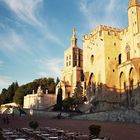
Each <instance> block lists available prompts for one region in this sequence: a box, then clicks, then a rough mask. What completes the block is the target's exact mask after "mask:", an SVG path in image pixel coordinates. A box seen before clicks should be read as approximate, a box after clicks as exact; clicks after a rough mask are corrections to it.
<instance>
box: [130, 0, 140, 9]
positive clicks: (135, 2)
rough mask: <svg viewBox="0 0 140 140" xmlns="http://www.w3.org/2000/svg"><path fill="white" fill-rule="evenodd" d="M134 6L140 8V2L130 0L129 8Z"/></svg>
mask: <svg viewBox="0 0 140 140" xmlns="http://www.w3.org/2000/svg"><path fill="white" fill-rule="evenodd" d="M133 6H140V3H139V1H138V0H130V1H129V6H128V8H130V7H133Z"/></svg>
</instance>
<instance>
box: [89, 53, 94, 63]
mask: <svg viewBox="0 0 140 140" xmlns="http://www.w3.org/2000/svg"><path fill="white" fill-rule="evenodd" d="M90 62H91V64H93V62H94V55H91V57H90Z"/></svg>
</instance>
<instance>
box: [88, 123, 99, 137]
mask: <svg viewBox="0 0 140 140" xmlns="http://www.w3.org/2000/svg"><path fill="white" fill-rule="evenodd" d="M88 129H89V132H90V134H91V135H92V136H94V137H96V138H98V137H99V134H100V131H101V126H100V125H95V124H92V125H90V126H89V128H88Z"/></svg>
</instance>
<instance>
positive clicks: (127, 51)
mask: <svg viewBox="0 0 140 140" xmlns="http://www.w3.org/2000/svg"><path fill="white" fill-rule="evenodd" d="M125 53H126V59H127V61H128V60H130V46H129V45H128V44H127V45H126V47H125Z"/></svg>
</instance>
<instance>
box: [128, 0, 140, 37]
mask: <svg viewBox="0 0 140 140" xmlns="http://www.w3.org/2000/svg"><path fill="white" fill-rule="evenodd" d="M128 27H129V30H130V32H131V33H132V34H133V35H135V34H137V33H139V32H140V3H139V1H138V0H130V1H129V5H128Z"/></svg>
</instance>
